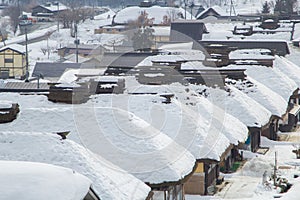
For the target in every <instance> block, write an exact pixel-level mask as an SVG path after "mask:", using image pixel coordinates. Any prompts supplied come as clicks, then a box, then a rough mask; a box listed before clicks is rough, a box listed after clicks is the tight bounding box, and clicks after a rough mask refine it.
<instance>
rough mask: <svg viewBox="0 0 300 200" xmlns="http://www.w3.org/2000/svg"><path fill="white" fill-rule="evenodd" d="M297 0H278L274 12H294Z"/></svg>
mask: <svg viewBox="0 0 300 200" xmlns="http://www.w3.org/2000/svg"><path fill="white" fill-rule="evenodd" d="M296 3H297V0H276V2H275V7H274V13H279V14H292V13H293V12H294V7H295V4H296Z"/></svg>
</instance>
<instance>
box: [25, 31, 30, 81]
mask: <svg viewBox="0 0 300 200" xmlns="http://www.w3.org/2000/svg"><path fill="white" fill-rule="evenodd" d="M25 48H26V55H25V62H26V72H25V82H29V80H28V78H29V70H28V67H29V66H28V65H29V62H28V37H27V28H26V27H25Z"/></svg>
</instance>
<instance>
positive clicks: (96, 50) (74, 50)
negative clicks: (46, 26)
mask: <svg viewBox="0 0 300 200" xmlns="http://www.w3.org/2000/svg"><path fill="white" fill-rule="evenodd" d="M105 51H106V49H105V48H104V47H102V46H101V45H86V44H79V45H77V46H76V45H75V44H69V45H67V46H65V47H62V48H59V49H57V54H58V55H59V56H61V57H62V58H63V57H66V56H68V55H71V54H74V55H75V54H78V55H79V56H82V57H93V56H99V55H102V54H103V53H104V52H105Z"/></svg>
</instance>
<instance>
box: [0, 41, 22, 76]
mask: <svg viewBox="0 0 300 200" xmlns="http://www.w3.org/2000/svg"><path fill="white" fill-rule="evenodd" d="M25 73H26V53H25V47H24V46H22V45H19V44H12V45H9V46H4V47H2V48H1V49H0V78H2V79H7V78H17V79H23V78H24V77H25Z"/></svg>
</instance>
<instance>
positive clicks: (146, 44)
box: [132, 27, 154, 51]
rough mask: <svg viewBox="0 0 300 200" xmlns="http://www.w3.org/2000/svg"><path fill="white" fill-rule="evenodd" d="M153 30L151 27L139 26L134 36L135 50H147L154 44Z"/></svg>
mask: <svg viewBox="0 0 300 200" xmlns="http://www.w3.org/2000/svg"><path fill="white" fill-rule="evenodd" d="M153 32H154V30H153V29H152V28H150V27H142V28H139V29H138V30H137V32H135V33H134V35H133V37H132V43H133V48H134V50H135V51H137V50H141V51H145V50H148V49H150V48H151V46H152V45H153Z"/></svg>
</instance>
